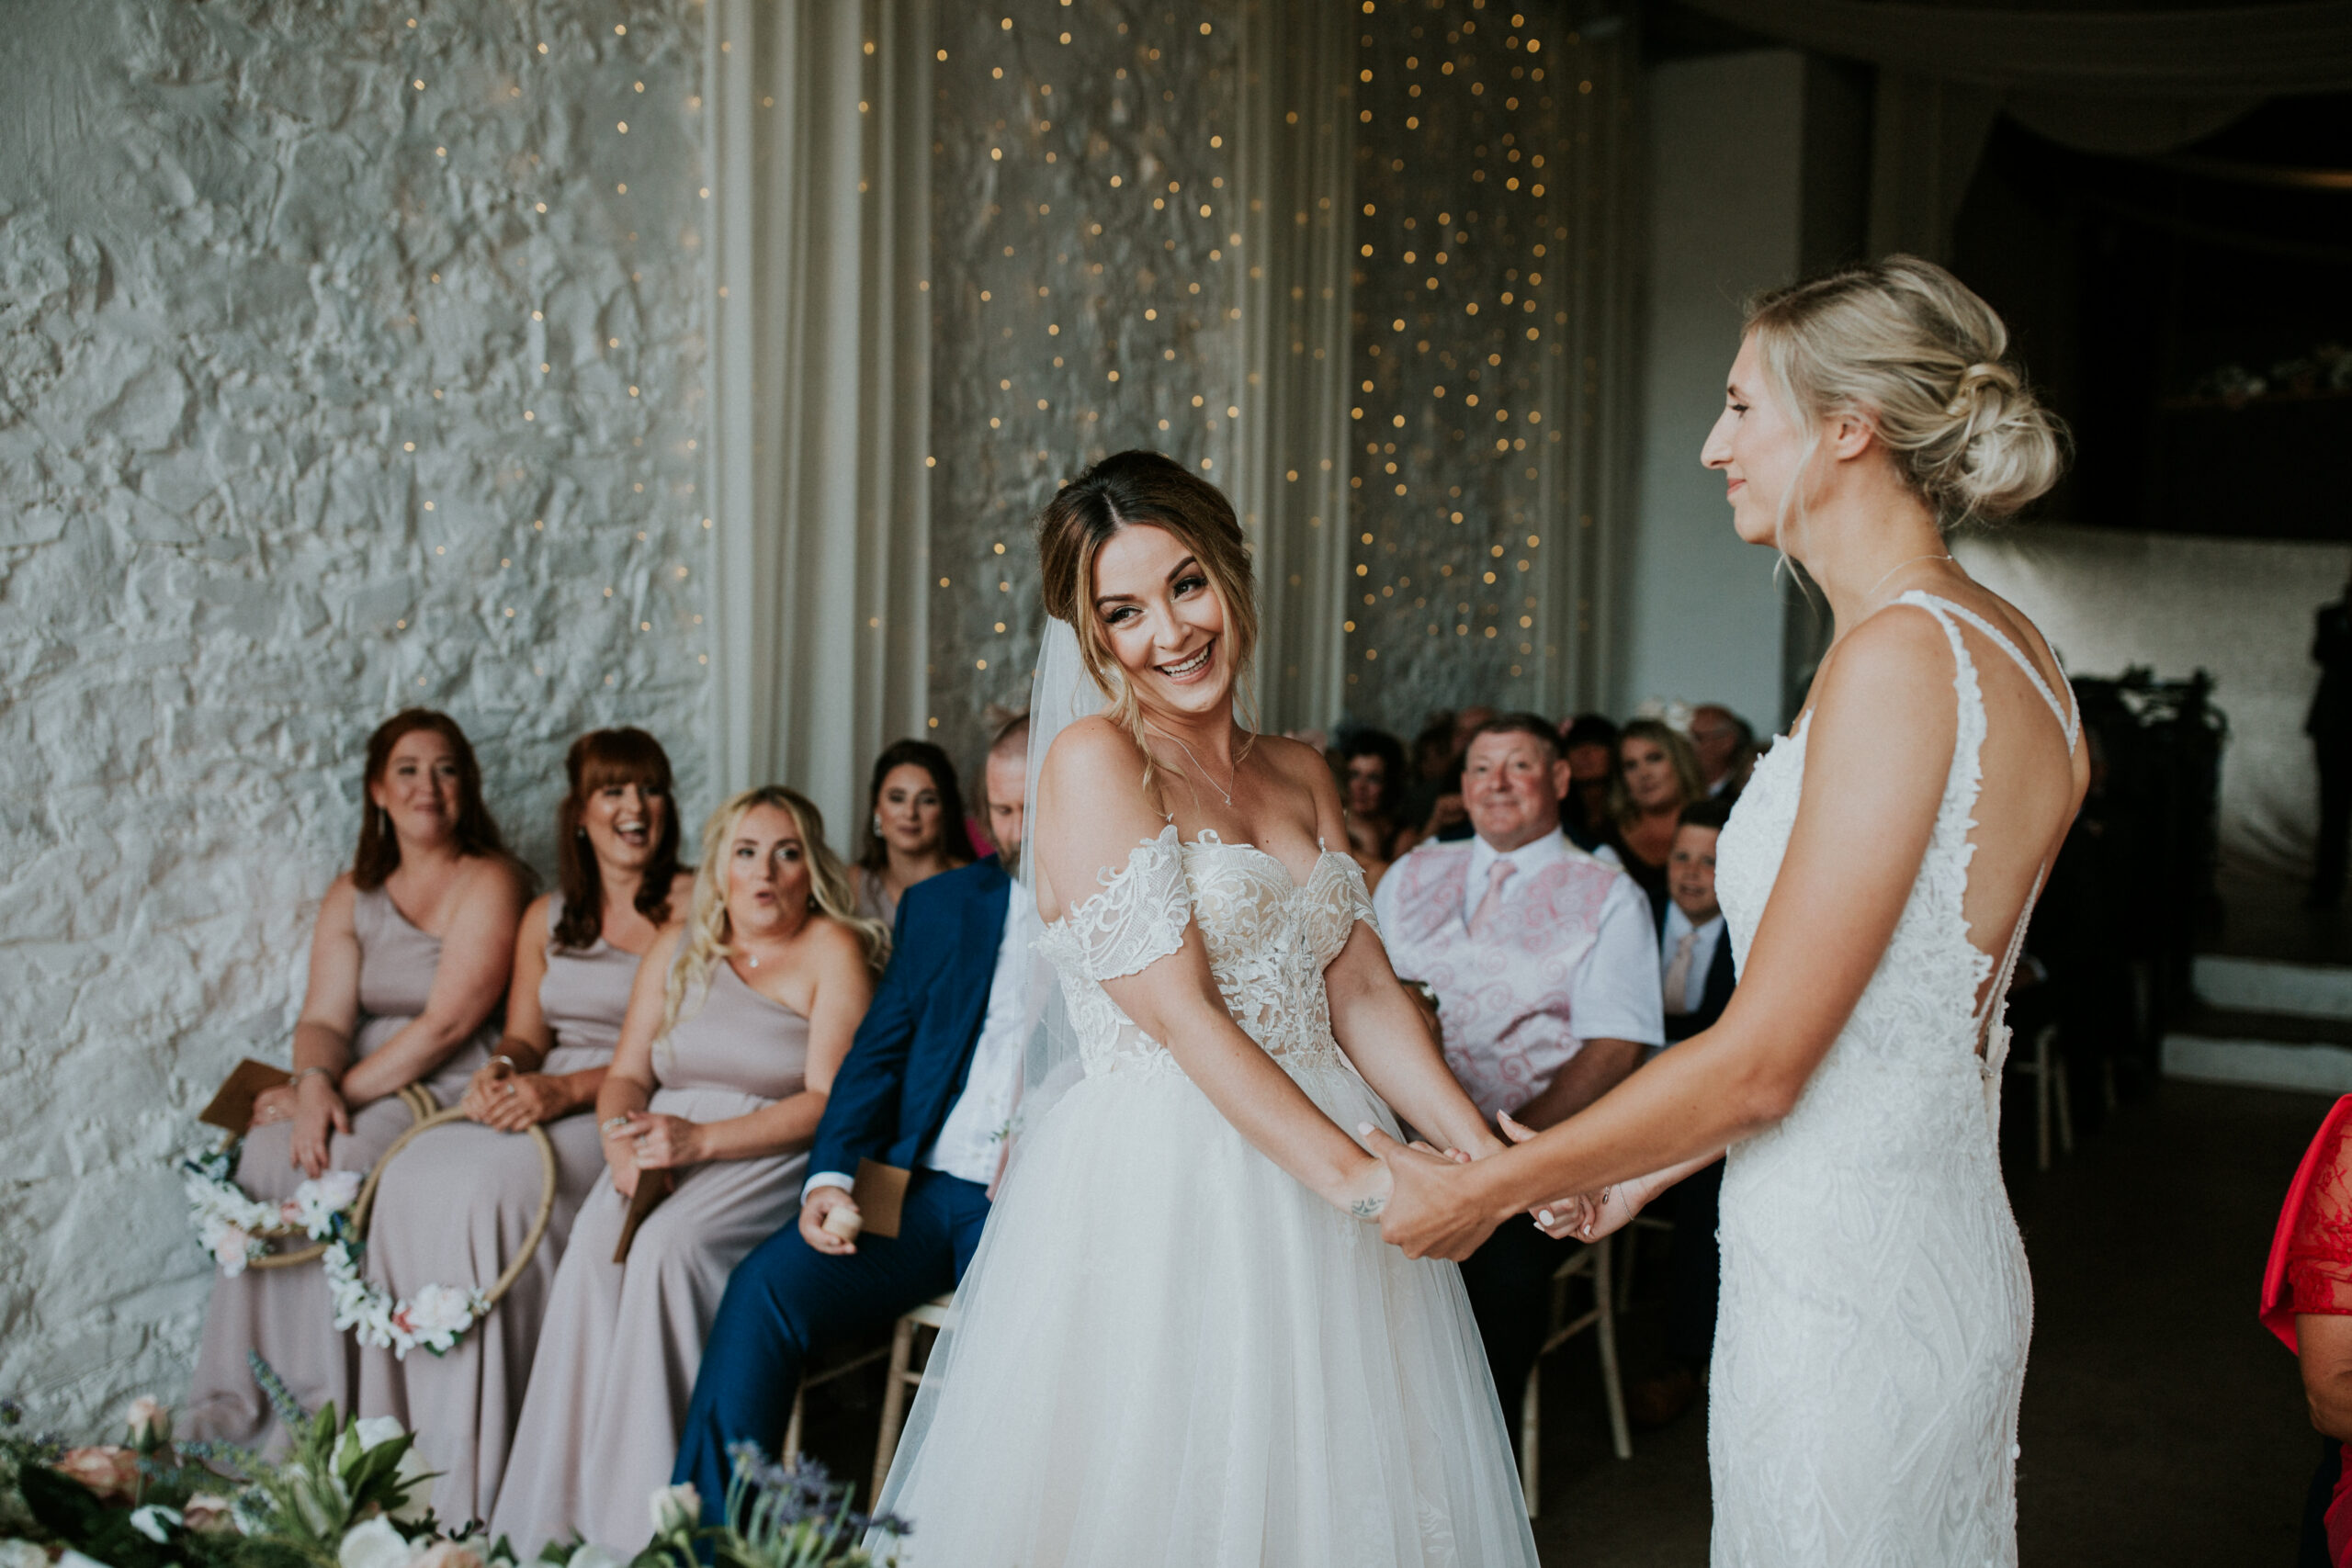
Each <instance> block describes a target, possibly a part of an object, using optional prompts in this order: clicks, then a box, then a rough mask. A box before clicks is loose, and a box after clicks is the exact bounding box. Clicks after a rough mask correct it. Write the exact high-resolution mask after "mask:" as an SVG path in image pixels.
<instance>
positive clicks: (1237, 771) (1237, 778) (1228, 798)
mask: <svg viewBox="0 0 2352 1568" xmlns="http://www.w3.org/2000/svg"><path fill="white" fill-rule="evenodd" d="M1151 728H1153V729H1155V730H1159V733H1160V734H1162V735H1168V731H1166V730H1164V729H1160V728H1159V726H1158V725H1156V724H1155V725H1153V726H1152V727H1151ZM1168 739H1170V740H1174V741H1175V742H1176V750H1179V751H1182V752H1183V753H1184V756H1185V759H1186V760H1187V761H1190V762H1191V763H1192V764H1193V767H1195V768H1198V769H1200V774H1201V777H1203V778H1204V779H1206V780H1208V781H1209V787H1210V788H1211V789H1213V790H1215V791H1216V792H1217V794H1219V795H1223V796H1225V803H1226V804H1227V806H1230V805H1232V804H1233V791H1232V790H1231V789H1229V788H1227V786H1225V785H1224V784H1219V783H1217V782H1216V774H1214V773H1210V772H1209V771H1208V770H1207V769H1206V768H1203V767H1201V760H1200V759H1199V758H1198V757H1195V756H1193V749H1192V748H1191V747H1190V746H1187V745H1185V744H1184V742H1183V741H1182V739H1178V738H1177V737H1176V736H1173V735H1168ZM1233 782H1234V783H1235V784H1239V783H1240V782H1241V764H1240V763H1239V762H1236V763H1234V764H1233Z"/></svg>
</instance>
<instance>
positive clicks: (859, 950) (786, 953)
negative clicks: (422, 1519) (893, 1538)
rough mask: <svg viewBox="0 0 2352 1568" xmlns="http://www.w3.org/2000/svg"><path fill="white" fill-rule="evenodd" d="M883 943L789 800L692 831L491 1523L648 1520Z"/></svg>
mask: <svg viewBox="0 0 2352 1568" xmlns="http://www.w3.org/2000/svg"><path fill="white" fill-rule="evenodd" d="M883 947H884V936H883V933H882V931H881V930H880V928H878V927H876V926H875V925H874V924H873V923H872V922H870V921H866V920H862V919H858V918H857V916H855V915H854V914H852V913H851V912H850V909H849V878H848V877H847V876H846V875H845V874H843V872H842V865H841V863H840V862H839V861H838V860H836V859H835V858H834V857H833V853H832V852H831V850H829V849H828V848H826V847H825V833H824V819H823V818H821V817H820V816H819V815H818V813H817V808H816V807H813V806H811V805H809V802H808V801H806V800H804V799H802V798H801V797H800V796H799V795H796V794H794V793H793V792H792V791H791V790H788V789H783V788H779V787H777V786H775V785H769V786H768V787H766V788H763V789H753V790H746V791H744V792H743V793H742V794H741V795H737V796H735V798H733V799H732V800H729V802H728V803H727V804H726V805H724V806H722V807H719V808H718V810H717V811H716V812H714V813H713V814H712V815H711V818H710V820H709V821H708V822H707V823H706V824H704V827H703V840H702V865H701V869H700V870H699V871H697V872H696V874H695V886H694V906H693V909H692V912H691V913H690V914H689V916H688V917H687V919H686V920H685V921H684V924H683V926H673V927H671V928H670V929H668V930H666V931H663V932H662V936H661V937H660V938H659V940H657V941H656V942H654V944H653V946H652V947H651V948H650V950H649V951H648V952H647V953H646V955H645V961H644V962H643V963H642V964H639V965H638V971H637V980H636V984H635V986H634V987H633V989H632V990H631V993H630V996H629V1004H628V1021H627V1022H626V1023H625V1024H624V1025H623V1026H622V1029H621V1040H620V1045H619V1048H618V1049H617V1050H616V1051H615V1053H614V1055H613V1065H612V1068H611V1070H610V1071H609V1072H608V1073H607V1074H606V1075H605V1086H604V1089H602V1090H601V1091H600V1092H599V1093H598V1095H597V1097H596V1115H597V1119H598V1121H599V1122H600V1124H601V1125H600V1129H599V1130H600V1131H601V1132H602V1133H603V1134H604V1148H605V1165H606V1167H607V1168H606V1170H605V1175H604V1176H603V1177H602V1178H601V1179H598V1181H597V1183H596V1186H595V1188H594V1190H592V1191H591V1192H590V1193H589V1194H588V1200H587V1201H586V1202H585V1203H583V1204H582V1206H581V1210H580V1217H579V1218H578V1219H577V1220H576V1221H575V1222H574V1223H573V1224H572V1231H571V1246H570V1247H567V1248H565V1250H564V1255H563V1264H562V1267H561V1268H560V1269H558V1271H557V1273H556V1280H555V1289H554V1292H553V1293H552V1298H551V1300H550V1302H549V1304H548V1315H547V1323H546V1325H545V1326H544V1327H543V1328H542V1329H541V1330H540V1334H539V1348H538V1355H537V1359H535V1360H534V1361H533V1362H532V1365H531V1383H530V1390H529V1392H528V1393H526V1396H525V1398H524V1402H523V1417H522V1421H521V1423H520V1425H519V1426H518V1427H516V1430H515V1447H514V1455H513V1458H512V1459H511V1460H510V1461H508V1464H507V1467H506V1478H505V1480H504V1481H503V1483H501V1484H500V1486H499V1490H498V1501H497V1504H496V1506H495V1507H494V1509H493V1510H492V1516H491V1517H492V1533H493V1534H494V1535H504V1536H507V1537H509V1538H510V1539H512V1540H515V1541H516V1542H518V1543H519V1542H525V1541H527V1542H530V1543H531V1544H530V1545H528V1546H526V1547H521V1548H520V1550H521V1551H525V1552H526V1553H528V1552H531V1551H537V1549H538V1547H539V1546H540V1545H541V1544H543V1543H545V1542H548V1541H550V1540H553V1541H561V1540H569V1539H571V1536H572V1534H573V1533H574V1532H575V1531H576V1532H578V1533H579V1535H580V1536H582V1538H584V1539H585V1540H590V1541H593V1542H594V1543H596V1544H597V1545H599V1546H604V1547H607V1548H609V1549H612V1550H614V1551H621V1552H623V1553H627V1552H628V1551H634V1550H635V1549H636V1548H638V1547H639V1546H641V1545H643V1544H644V1542H645V1540H646V1538H647V1537H648V1536H649V1535H650V1534H651V1533H652V1526H651V1523H650V1520H649V1519H648V1518H647V1516H646V1512H645V1499H646V1497H647V1496H648V1495H650V1493H651V1492H652V1491H653V1490H654V1488H656V1487H658V1486H660V1485H661V1484H662V1482H663V1479H664V1478H665V1477H667V1476H668V1474H669V1473H670V1464H671V1461H672V1459H673V1456H674V1455H675V1454H676V1453H677V1449H678V1431H679V1426H680V1423H681V1422H682V1421H683V1419H684V1416H685V1413H686V1400H687V1397H688V1396H689V1395H690V1394H691V1393H692V1392H693V1387H694V1377H695V1367H696V1365H697V1364H698V1363H699V1362H700V1361H701V1359H702V1347H703V1339H704V1336H705V1334H706V1332H707V1329H708V1326H709V1323H710V1316H711V1314H712V1312H713V1311H714V1310H715V1309H716V1308H717V1306H718V1298H719V1294H720V1292H721V1291H722V1290H723V1289H724V1288H725V1286H726V1283H727V1276H728V1275H729V1272H731V1271H732V1270H733V1269H734V1267H735V1265H736V1264H737V1263H739V1262H741V1260H742V1258H743V1255H744V1254H745V1253H747V1252H749V1251H751V1250H752V1247H756V1246H758V1245H759V1243H760V1242H761V1241H762V1240H763V1239H764V1238H765V1237H767V1236H768V1235H770V1234H771V1233H773V1232H774V1231H775V1228H776V1226H777V1225H778V1224H782V1223H783V1222H784V1221H786V1219H788V1218H789V1217H790V1215H791V1213H792V1210H793V1208H794V1205H795V1202H796V1200H797V1192H798V1190H799V1186H800V1177H801V1173H802V1171H803V1170H804V1169H805V1168H806V1167H807V1165H808V1148H809V1141H810V1140H811V1139H812V1138H813V1137H814V1136H815V1134H816V1131H817V1122H818V1119H819V1117H820V1116H821V1115H822V1114H823V1112H824V1109H825V1100H826V1095H827V1093H828V1091H829V1090H830V1089H831V1088H832V1083H833V1075H834V1072H835V1071H836V1070H837V1069H838V1068H839V1067H840V1066H841V1062H842V1057H843V1056H844V1055H847V1054H848V1051H849V1043H850V1040H851V1037H852V1036H853V1035H854V1033H855V1032H856V1030H857V1025H858V1021H859V1020H861V1019H863V1018H864V1017H865V1007H866V1003H867V1001H868V1000H869V998H871V997H872V996H873V992H874V982H873V968H874V967H875V965H876V964H877V963H878V961H879V959H880V957H881V955H882V952H883ZM648 1184H650V1185H648ZM665 1188H666V1189H667V1195H666V1197H664V1196H663V1191H664V1189H665ZM655 1202H658V1203H659V1205H660V1206H659V1207H649V1205H650V1204H651V1203H655ZM632 1214H636V1215H638V1216H639V1223H638V1224H637V1225H636V1226H635V1228H634V1230H633V1231H632V1229H631V1227H630V1226H629V1224H628V1218H629V1216H630V1215H632ZM616 1252H625V1261H624V1260H622V1259H619V1258H616V1256H615V1255H616Z"/></svg>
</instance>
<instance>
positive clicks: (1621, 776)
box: [1609, 718, 1707, 909]
mask: <svg viewBox="0 0 2352 1568" xmlns="http://www.w3.org/2000/svg"><path fill="white" fill-rule="evenodd" d="M1706 795H1707V789H1706V785H1705V784H1702V782H1701V781H1700V777H1699V756H1698V753H1697V752H1695V751H1693V750H1691V742H1689V741H1688V740H1685V739H1683V738H1682V736H1681V733H1680V732H1679V731H1678V730H1676V729H1675V728H1674V727H1673V726H1671V725H1669V724H1667V723H1666V722H1665V721H1663V720H1661V719H1655V718H1637V719H1634V720H1632V721H1631V722H1629V723H1628V724H1627V725H1626V726H1625V728H1623V730H1621V731H1620V732H1619V733H1618V736H1617V780H1616V784H1615V785H1614V787H1613V789H1612V791H1611V795H1610V800H1609V806H1610V814H1611V818H1613V819H1614V821H1613V826H1614V827H1615V829H1616V831H1615V834H1614V836H1613V842H1614V844H1615V846H1616V849H1617V852H1618V853H1619V854H1620V855H1622V856H1623V858H1624V865H1625V874H1626V875H1628V876H1630V877H1632V878H1633V879H1634V881H1635V882H1637V883H1639V884H1641V887H1642V891H1643V892H1644V893H1645V894H1647V895H1648V896H1649V900H1650V907H1651V908H1653V909H1662V908H1664V906H1665V904H1666V857H1667V855H1668V853H1670V852H1672V850H1673V848H1674V835H1675V832H1676V830H1677V829H1678V828H1679V826H1680V824H1681V820H1682V808H1683V807H1686V806H1688V805H1690V804H1691V802H1692V801H1694V800H1703V799H1705V798H1706Z"/></svg>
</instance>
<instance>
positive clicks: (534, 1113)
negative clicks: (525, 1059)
mask: <svg viewBox="0 0 2352 1568" xmlns="http://www.w3.org/2000/svg"><path fill="white" fill-rule="evenodd" d="M571 1103H572V1102H571V1095H570V1094H569V1093H567V1092H566V1090H565V1087H564V1085H563V1083H562V1081H561V1080H560V1079H558V1078H551V1077H548V1076H547V1075H546V1074H544V1073H517V1072H515V1071H514V1070H513V1069H511V1068H510V1067H509V1066H507V1065H506V1064H505V1063H503V1062H488V1063H485V1064H483V1065H482V1066H481V1067H480V1068H478V1069H476V1071H475V1073H474V1076H473V1078H472V1080H471V1081H470V1082H469V1083H468V1084H467V1085H466V1097H465V1098H464V1099H463V1100H459V1101H458V1109H459V1110H461V1111H464V1112H465V1113H466V1115H467V1117H468V1118H469V1119H470V1120H472V1121H475V1122H481V1124H482V1125H483V1126H485V1127H495V1128H497V1129H498V1130H499V1131H500V1132H503V1133H520V1132H522V1131H524V1130H525V1129H526V1128H528V1127H534V1126H537V1124H538V1123H539V1122H552V1121H554V1120H555V1119H556V1118H557V1117H559V1116H560V1115H562V1114H564V1112H566V1111H570V1110H571Z"/></svg>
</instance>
